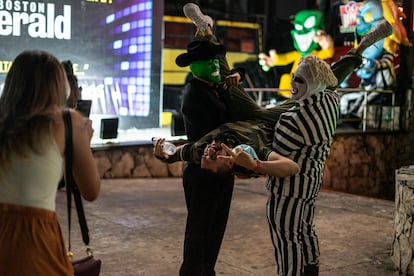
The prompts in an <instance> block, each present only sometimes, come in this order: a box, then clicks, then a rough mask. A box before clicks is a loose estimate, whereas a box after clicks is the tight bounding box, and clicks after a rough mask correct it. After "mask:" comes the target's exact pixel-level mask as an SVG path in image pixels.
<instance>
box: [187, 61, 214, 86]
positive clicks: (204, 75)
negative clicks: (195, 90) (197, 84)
mask: <svg viewBox="0 0 414 276" xmlns="http://www.w3.org/2000/svg"><path fill="white" fill-rule="evenodd" d="M190 69H191V72H192V73H193V74H194V76H196V77H198V78H200V79H203V80H206V81H209V82H213V83H219V82H220V64H219V60H218V59H209V60H197V61H193V62H191V64H190Z"/></svg>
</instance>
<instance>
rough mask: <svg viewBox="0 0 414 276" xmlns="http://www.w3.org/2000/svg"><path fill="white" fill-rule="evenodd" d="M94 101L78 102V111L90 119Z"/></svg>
mask: <svg viewBox="0 0 414 276" xmlns="http://www.w3.org/2000/svg"><path fill="white" fill-rule="evenodd" d="M91 106H92V100H78V103H77V104H76V110H77V111H79V112H80V113H81V114H82V115H83V116H84V117H86V118H89V115H90V114H91Z"/></svg>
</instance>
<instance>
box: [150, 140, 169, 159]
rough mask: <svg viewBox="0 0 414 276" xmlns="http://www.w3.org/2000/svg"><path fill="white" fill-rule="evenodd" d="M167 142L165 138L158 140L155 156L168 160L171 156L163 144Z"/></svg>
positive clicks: (154, 150)
mask: <svg viewBox="0 0 414 276" xmlns="http://www.w3.org/2000/svg"><path fill="white" fill-rule="evenodd" d="M164 142H165V138H160V139H158V140H157V143H156V144H155V145H154V149H153V153H154V155H155V157H157V158H158V159H160V160H161V161H166V160H168V158H170V156H169V155H168V154H167V153H165V152H164V151H163V150H162V144H163V143H164Z"/></svg>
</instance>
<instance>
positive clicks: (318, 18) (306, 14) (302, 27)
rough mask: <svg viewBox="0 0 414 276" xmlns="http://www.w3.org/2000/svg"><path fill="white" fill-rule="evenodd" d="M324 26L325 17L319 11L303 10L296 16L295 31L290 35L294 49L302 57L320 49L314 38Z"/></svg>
mask: <svg viewBox="0 0 414 276" xmlns="http://www.w3.org/2000/svg"><path fill="white" fill-rule="evenodd" d="M323 24H324V23H323V15H322V13H321V12H320V11H317V10H303V11H300V12H298V13H297V14H296V15H295V18H294V21H293V25H294V29H293V30H291V31H290V33H291V35H292V39H293V44H294V47H295V49H296V50H297V51H298V52H300V54H301V56H305V55H307V54H310V53H311V52H312V51H313V50H316V49H317V48H318V47H319V45H318V44H317V43H316V42H314V41H313V38H314V37H315V35H316V33H317V31H318V30H320V29H322V28H323Z"/></svg>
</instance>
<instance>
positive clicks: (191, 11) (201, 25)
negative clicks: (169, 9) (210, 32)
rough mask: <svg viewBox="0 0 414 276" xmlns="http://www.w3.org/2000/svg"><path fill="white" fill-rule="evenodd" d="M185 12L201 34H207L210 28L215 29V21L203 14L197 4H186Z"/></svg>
mask: <svg viewBox="0 0 414 276" xmlns="http://www.w3.org/2000/svg"><path fill="white" fill-rule="evenodd" d="M183 12H184V15H185V16H186V17H187V18H189V19H191V21H193V23H194V24H195V25H196V26H197V28H198V30H199V31H200V32H202V33H205V32H206V31H207V29H208V27H209V26H210V28H213V24H214V23H213V19H212V18H211V17H210V16H208V15H205V14H203V13H202V12H201V10H200V7H199V6H197V4H194V3H187V4H185V5H184V7H183Z"/></svg>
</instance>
